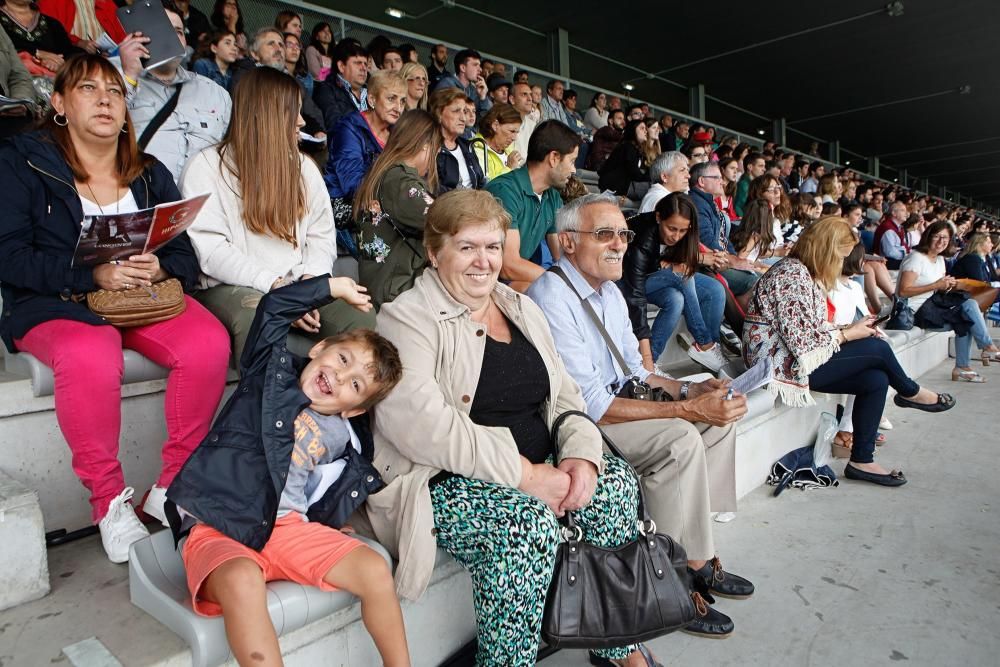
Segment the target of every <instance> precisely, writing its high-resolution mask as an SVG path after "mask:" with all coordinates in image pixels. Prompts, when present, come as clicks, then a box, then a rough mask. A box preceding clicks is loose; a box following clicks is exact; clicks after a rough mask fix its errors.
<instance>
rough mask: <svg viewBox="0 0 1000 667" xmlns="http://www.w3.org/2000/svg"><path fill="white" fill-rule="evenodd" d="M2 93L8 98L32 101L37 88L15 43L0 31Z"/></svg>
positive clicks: (0, 85)
mask: <svg viewBox="0 0 1000 667" xmlns="http://www.w3.org/2000/svg"><path fill="white" fill-rule="evenodd" d="M0 89H2V90H0V92H2V93H3V94H4V95H6V96H7V97H14V98H18V99H25V100H32V101H34V100H35V98H36V97H37V96H36V95H35V87H34V86H33V85H32V83H31V75H30V74H28V70H27V68H26V67H25V66H24V63H22V62H21V58H20V57H18V55H17V49H15V48H14V42H12V41H10V37H9V36H8V35H7V33H6V32H4V31H3V30H2V29H0Z"/></svg>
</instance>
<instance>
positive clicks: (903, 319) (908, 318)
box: [885, 297, 914, 331]
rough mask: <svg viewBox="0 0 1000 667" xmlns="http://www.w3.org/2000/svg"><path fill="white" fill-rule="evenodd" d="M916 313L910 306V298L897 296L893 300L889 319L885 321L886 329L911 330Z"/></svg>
mask: <svg viewBox="0 0 1000 667" xmlns="http://www.w3.org/2000/svg"><path fill="white" fill-rule="evenodd" d="M913 319H914V313H913V309H912V308H910V303H909V299H903V298H901V297H900V298H897V299H896V300H895V301H893V302H892V311H891V313H890V314H889V321H888V322H886V323H885V328H886V329H891V330H893V331H909V330H910V329H912V328H913Z"/></svg>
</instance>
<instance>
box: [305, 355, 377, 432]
mask: <svg viewBox="0 0 1000 667" xmlns="http://www.w3.org/2000/svg"><path fill="white" fill-rule="evenodd" d="M309 358H310V359H311V360H312V361H310V362H309V363H308V364H307V365H306V367H305V369H304V370H303V371H302V375H301V376H299V387H301V388H302V391H303V392H304V393H305V395H306V396H308V397H309V400H310V401H312V403H311V404H310V405H309V407H310V408H312V409H313V410H315V411H316V412H318V413H320V414H323V415H336V414H339V415H340V416H342V417H344V418H345V419H346V418H349V417H354V416H356V415H359V414H361V413H363V412H364V411H365V409H364V408H362V407H359V406H361V405H362V404H364V402H365V401H367V400H368V398H369V397H370V396H371V395H372V394H374V393H375V391H376V389H377V388H378V386H377V384H376V382H375V380H374V373H373V370H372V362H373V357H372V353H371V350H369V349H368V348H367V347H366V346H364V345H362V344H360V343H357V342H354V341H345V342H342V343H334V344H332V345H326V344H325V343H323V342H321V343H317V344H316V345H314V346H313V348H312V349H311V350H309Z"/></svg>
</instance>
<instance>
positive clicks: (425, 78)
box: [406, 76, 427, 83]
mask: <svg viewBox="0 0 1000 667" xmlns="http://www.w3.org/2000/svg"><path fill="white" fill-rule="evenodd" d="M406 80H407V81H423V82H424V83H427V77H426V76H411V77H409V78H407V79H406Z"/></svg>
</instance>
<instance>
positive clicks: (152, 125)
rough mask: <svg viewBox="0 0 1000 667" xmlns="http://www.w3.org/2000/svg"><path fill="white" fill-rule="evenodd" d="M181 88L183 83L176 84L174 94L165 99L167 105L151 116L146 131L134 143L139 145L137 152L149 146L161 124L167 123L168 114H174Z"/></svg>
mask: <svg viewBox="0 0 1000 667" xmlns="http://www.w3.org/2000/svg"><path fill="white" fill-rule="evenodd" d="M183 87H184V83H183V82H181V83H178V84H177V87H176V88H174V94H173V95H171V96H170V97H169V98H168V99H167V103H166V104H164V105H163V106H162V107H161V108H160V110H159V111H157V112H156V115H155V116H153V119H152V120H150V121H149V124H148V125H146V129H144V130H143V131H142V135H141V136H140V137H139V141H137V142H136V143H137V144H139V150H143V151H144V150H146V145H147V144H149V141H150V139H152V138H153V135H154V134H156V131H157V130H159V129H160V127H162V126H163V124H164V123H165V122H166V121H167V118H169V117H170V114H172V113H173V112H174V109H176V108H177V100H178V99H179V98H180V96H181V88H183Z"/></svg>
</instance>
